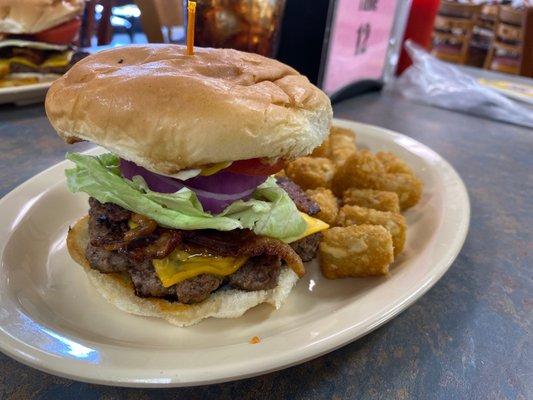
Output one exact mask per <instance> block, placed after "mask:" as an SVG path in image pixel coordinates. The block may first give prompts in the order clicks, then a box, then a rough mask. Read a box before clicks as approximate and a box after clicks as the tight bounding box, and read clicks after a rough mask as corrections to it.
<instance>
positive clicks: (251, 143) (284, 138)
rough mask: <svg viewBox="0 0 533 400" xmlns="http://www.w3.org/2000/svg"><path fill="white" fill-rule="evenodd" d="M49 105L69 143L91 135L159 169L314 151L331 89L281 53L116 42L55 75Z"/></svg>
mask: <svg viewBox="0 0 533 400" xmlns="http://www.w3.org/2000/svg"><path fill="white" fill-rule="evenodd" d="M46 113H47V115H48V118H49V119H50V122H51V123H52V125H53V126H54V128H55V129H56V130H57V131H58V133H59V135H60V136H61V137H63V138H64V139H65V140H66V141H67V142H69V143H73V142H76V141H79V140H90V141H93V142H95V143H97V144H99V145H101V146H103V147H105V148H107V149H109V150H110V151H112V152H114V153H116V154H118V155H119V156H120V157H122V158H125V159H127V160H130V161H133V162H135V163H136V164H138V165H141V166H143V167H145V168H147V169H149V170H151V171H153V172H156V173H161V174H174V173H176V172H178V171H179V170H182V169H185V168H193V167H198V166H201V165H205V164H210V163H217V162H223V161H235V160H244V159H250V158H256V157H269V158H278V157H283V158H288V159H290V158H294V157H298V156H301V155H305V154H308V153H310V152H311V151H312V150H313V149H314V148H315V147H317V146H318V145H319V144H320V143H321V142H322V141H323V139H324V138H325V137H326V135H327V133H328V129H329V126H330V123H331V117H332V110H331V104H330V101H329V98H328V97H327V96H326V95H325V94H324V93H323V92H322V91H321V90H320V89H318V88H317V87H315V86H314V85H312V84H311V83H310V82H309V81H308V80H307V78H306V77H304V76H303V75H300V74H299V73H298V72H297V71H295V70H294V69H292V68H290V67H289V66H287V65H285V64H282V63H280V62H278V61H275V60H272V59H269V58H265V57H262V56H259V55H257V54H250V53H244V52H241V51H237V50H230V49H209V48H196V49H195V54H194V55H193V56H188V55H186V48H185V47H184V46H178V45H166V44H161V45H154V44H151V45H141V46H128V47H118V48H115V49H111V50H107V51H102V52H99V53H96V54H94V55H91V56H89V57H87V58H85V59H83V60H82V61H80V62H78V63H77V64H75V65H74V67H72V69H71V70H70V71H69V72H68V73H67V74H65V75H64V76H63V77H61V78H59V79H58V80H56V81H55V82H54V83H53V84H52V86H51V87H50V90H49V91H48V95H47V96H46Z"/></svg>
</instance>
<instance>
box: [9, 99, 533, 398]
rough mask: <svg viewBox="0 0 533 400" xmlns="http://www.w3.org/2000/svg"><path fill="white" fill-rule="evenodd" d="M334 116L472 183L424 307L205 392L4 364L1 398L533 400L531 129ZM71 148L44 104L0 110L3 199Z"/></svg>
mask: <svg viewBox="0 0 533 400" xmlns="http://www.w3.org/2000/svg"><path fill="white" fill-rule="evenodd" d="M335 115H336V116H337V117H339V118H347V119H353V120H357V121H361V122H366V123H371V124H375V125H379V126H383V127H386V128H390V129H393V130H396V131H399V132H402V133H405V134H407V135H409V136H412V137H413V138H415V139H417V140H419V141H420V142H422V143H424V144H426V145H428V146H430V147H431V148H433V149H434V150H436V151H437V152H438V153H440V154H441V155H442V156H444V157H445V158H446V159H448V160H449V161H450V162H451V164H452V165H453V166H454V167H455V168H456V169H457V171H458V172H459V174H460V175H461V176H462V178H463V180H464V181H465V183H466V185H467V188H468V190H469V194H470V199H471V206H472V220H471V227H470V232H469V235H468V237H467V239H466V242H465V244H464V247H463V249H462V251H461V253H460V255H459V257H458V258H457V260H456V261H455V263H454V264H453V266H452V267H451V269H450V270H449V271H448V272H447V273H446V275H445V276H444V277H443V278H442V279H441V280H440V281H439V282H438V283H437V284H436V285H435V286H434V287H433V288H432V289H431V290H430V291H429V292H428V293H427V294H426V295H425V296H423V297H422V298H421V299H420V300H419V301H418V302H417V303H415V304H414V305H413V306H411V307H410V308H409V309H407V310H406V311H404V312H403V313H402V314H401V315H400V316H398V317H397V318H395V319H394V320H392V321H390V322H389V323H387V324H385V325H384V326H382V327H381V328H379V329H378V330H376V331H375V332H373V333H371V334H369V335H367V336H366V337H364V338H362V339H360V340H358V341H356V342H354V343H352V344H349V345H347V346H344V347H342V348H340V349H338V350H336V351H334V352H332V353H330V354H327V355H325V356H322V357H320V358H318V359H315V360H312V361H309V362H307V363H305V364H302V365H299V366H295V367H292V368H289V369H286V370H283V371H278V372H274V373H270V374H267V375H264V376H260V377H256V378H251V379H246V380H243V381H238V382H230V383H224V384H217V385H211V386H205V387H196V388H183V389H157V390H144V389H124V388H115V387H105V386H97V385H91V384H85V383H78V382H73V381H70V380H68V379H63V378H57V377H54V376H51V375H48V374H46V373H43V372H39V371H37V370H34V369H32V368H29V367H26V366H24V365H22V364H19V363H18V362H16V361H14V360H12V359H10V358H8V357H6V356H4V355H1V354H0V399H59V398H65V399H72V398H75V399H80V400H81V399H115V398H127V399H152V398H161V399H201V398H216V399H236V398H239V399H263V398H287V399H307V398H324V399H345V398H357V399H367V398H368V399H532V398H533V331H532V322H533V321H532V320H533V283H532V278H533V262H532V261H533V260H532V257H531V250H532V240H531V239H532V238H531V227H532V226H533V200H532V198H533V178H532V173H533V161H532V155H533V131H532V130H528V129H525V128H521V127H517V126H513V125H507V124H503V123H498V122H494V121H489V120H485V119H479V118H475V117H471V116H468V115H464V114H459V113H454V112H450V111H445V110H441V109H437V108H432V107H427V106H422V105H415V104H413V103H410V102H408V101H406V100H403V99H401V98H398V97H393V96H392V95H390V94H387V93H372V94H367V95H364V96H361V97H358V98H355V99H352V100H348V101H345V102H343V103H340V104H338V105H337V106H336V107H335ZM88 146H89V145H88V144H78V145H76V147H77V149H76V150H79V149H82V148H86V147H88ZM66 149H67V146H65V145H64V144H63V142H62V141H61V140H60V139H59V138H58V137H57V136H56V135H55V134H54V132H53V130H52V128H51V127H50V125H49V124H48V122H47V120H46V117H45V114H44V110H43V107H42V105H34V106H27V107H20V108H16V107H12V106H0V195H4V194H6V193H7V192H8V191H10V190H11V189H13V188H14V187H15V186H17V185H19V184H20V183H22V182H24V181H25V180H26V179H28V178H30V177H31V176H33V175H34V174H35V173H37V172H39V171H41V170H43V169H44V168H46V167H48V166H50V165H52V164H55V163H56V162H58V161H60V160H62V159H63V156H64V153H65V151H66ZM71 149H72V147H71Z"/></svg>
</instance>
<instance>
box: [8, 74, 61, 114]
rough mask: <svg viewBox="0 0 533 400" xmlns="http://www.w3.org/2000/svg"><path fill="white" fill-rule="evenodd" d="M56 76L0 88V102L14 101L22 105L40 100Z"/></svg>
mask: <svg viewBox="0 0 533 400" xmlns="http://www.w3.org/2000/svg"><path fill="white" fill-rule="evenodd" d="M56 78H57V76H56V75H52V76H46V77H45V78H44V79H43V80H42V81H41V82H38V83H34V84H30V85H23V86H12V87H5V88H0V104H6V103H14V104H16V105H18V106H23V105H26V104H32V103H39V102H42V101H44V98H45V97H46V92H47V91H48V88H49V87H50V85H51V84H52V81H53V80H54V79H56Z"/></svg>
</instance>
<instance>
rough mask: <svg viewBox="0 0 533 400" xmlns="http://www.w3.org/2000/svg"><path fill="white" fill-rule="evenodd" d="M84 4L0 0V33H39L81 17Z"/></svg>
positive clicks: (75, 1) (75, 0) (57, 0)
mask: <svg viewBox="0 0 533 400" xmlns="http://www.w3.org/2000/svg"><path fill="white" fill-rule="evenodd" d="M84 4H85V2H84V0H1V1H0V32H1V33H11V34H17V33H20V34H32V33H37V32H41V31H44V30H46V29H49V28H53V27H54V26H57V25H60V24H62V23H64V22H67V21H70V20H71V19H73V18H74V17H76V16H78V15H81V14H82V13H83V7H84Z"/></svg>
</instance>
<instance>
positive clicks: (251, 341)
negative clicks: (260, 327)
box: [250, 336, 261, 344]
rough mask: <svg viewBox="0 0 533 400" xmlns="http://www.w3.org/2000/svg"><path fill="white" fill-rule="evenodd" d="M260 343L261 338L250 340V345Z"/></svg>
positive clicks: (255, 337)
mask: <svg viewBox="0 0 533 400" xmlns="http://www.w3.org/2000/svg"><path fill="white" fill-rule="evenodd" d="M260 342H261V339H260V338H259V336H254V337H253V338H251V339H250V344H257V343H260Z"/></svg>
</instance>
